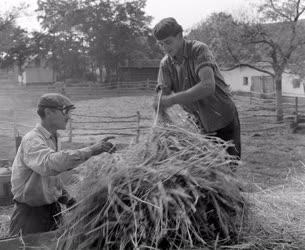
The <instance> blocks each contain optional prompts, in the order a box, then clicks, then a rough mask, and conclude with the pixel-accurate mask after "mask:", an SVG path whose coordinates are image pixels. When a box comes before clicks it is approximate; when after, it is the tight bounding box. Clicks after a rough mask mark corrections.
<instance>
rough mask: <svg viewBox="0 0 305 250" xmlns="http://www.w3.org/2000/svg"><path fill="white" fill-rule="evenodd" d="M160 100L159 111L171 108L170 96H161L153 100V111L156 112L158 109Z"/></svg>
mask: <svg viewBox="0 0 305 250" xmlns="http://www.w3.org/2000/svg"><path fill="white" fill-rule="evenodd" d="M159 100H160V104H159V105H160V109H163V110H164V109H166V108H168V107H170V106H173V105H174V103H173V102H172V95H161V97H160V96H159V95H157V96H156V97H155V99H154V103H153V107H154V109H155V110H157V108H158V102H159Z"/></svg>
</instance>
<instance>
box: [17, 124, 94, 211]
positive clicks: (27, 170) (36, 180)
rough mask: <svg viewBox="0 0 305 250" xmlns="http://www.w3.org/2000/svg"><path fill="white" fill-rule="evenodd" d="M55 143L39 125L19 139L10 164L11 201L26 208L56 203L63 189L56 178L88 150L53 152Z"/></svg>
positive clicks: (75, 163) (81, 160)
mask: <svg viewBox="0 0 305 250" xmlns="http://www.w3.org/2000/svg"><path fill="white" fill-rule="evenodd" d="M56 141H57V140H56V138H55V137H54V136H52V134H51V133H50V132H48V131H47V130H46V129H45V128H44V127H43V126H41V125H40V124H38V125H36V127H35V128H34V129H32V130H31V131H30V132H28V133H27V134H26V135H25V136H24V137H23V138H22V141H21V144H20V146H19V149H18V151H17V154H16V157H15V160H14V162H13V165H12V176H11V184H12V193H13V195H14V200H16V201H18V202H22V203H26V204H28V205H30V206H42V205H46V204H51V203H53V202H55V201H57V199H58V198H59V197H60V196H61V195H62V189H63V185H62V182H61V180H60V177H59V176H58V175H59V174H60V173H61V172H64V171H67V170H69V169H72V168H75V167H76V166H78V165H79V164H80V163H82V162H84V161H85V160H87V159H88V158H89V157H90V156H91V149H90V148H89V147H87V148H83V149H79V150H64V151H59V152H57V145H56Z"/></svg>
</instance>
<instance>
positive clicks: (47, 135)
mask: <svg viewBox="0 0 305 250" xmlns="http://www.w3.org/2000/svg"><path fill="white" fill-rule="evenodd" d="M35 128H36V129H37V130H38V131H39V132H40V133H41V134H42V135H43V136H44V137H45V138H47V139H52V138H54V136H53V135H52V134H51V133H50V132H49V131H48V130H46V128H44V127H43V126H42V125H41V124H40V123H37V124H36V126H35Z"/></svg>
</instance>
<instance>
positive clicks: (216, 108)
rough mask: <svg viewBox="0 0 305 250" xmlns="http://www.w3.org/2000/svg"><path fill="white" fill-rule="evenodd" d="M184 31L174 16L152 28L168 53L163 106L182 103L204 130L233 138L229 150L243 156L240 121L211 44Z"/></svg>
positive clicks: (162, 78) (161, 85)
mask: <svg viewBox="0 0 305 250" xmlns="http://www.w3.org/2000/svg"><path fill="white" fill-rule="evenodd" d="M182 31H183V29H182V27H181V26H180V25H179V24H178V23H177V21H176V20H175V19H174V18H171V17H170V18H164V19H162V20H161V21H160V22H159V23H157V24H156V26H155V27H154V30H153V34H154V37H155V38H156V39H157V40H158V43H159V45H160V46H161V48H162V49H163V51H164V53H165V56H164V57H163V59H162V60H161V63H160V68H159V75H158V85H157V91H159V90H161V89H162V96H161V98H160V108H163V109H164V108H167V107H170V106H172V105H175V104H180V105H181V106H182V107H183V108H184V109H185V110H186V111H187V112H189V113H190V114H192V115H193V116H194V117H195V119H196V120H197V121H198V124H199V126H200V128H201V129H202V131H204V132H205V133H213V134H214V135H215V136H217V137H219V138H221V139H223V140H225V141H232V142H233V143H234V145H235V146H234V147H229V148H228V153H229V154H230V155H234V156H237V157H239V158H240V157H241V143H240V124H239V118H238V113H237V110H236V107H235V104H234V102H233V100H232V98H231V94H230V91H229V87H228V85H227V84H226V82H225V81H224V78H223V76H222V75H221V73H220V70H219V68H218V65H217V64H216V61H215V59H214V56H213V55H212V53H211V51H210V50H209V48H208V46H207V45H206V44H204V43H202V42H199V41H191V40H185V39H184V38H183V35H182ZM155 105H156V103H155Z"/></svg>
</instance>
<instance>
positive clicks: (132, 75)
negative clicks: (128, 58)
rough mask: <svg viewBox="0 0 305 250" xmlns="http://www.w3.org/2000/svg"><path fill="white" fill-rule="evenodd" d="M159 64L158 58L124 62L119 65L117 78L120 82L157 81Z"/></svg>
mask: <svg viewBox="0 0 305 250" xmlns="http://www.w3.org/2000/svg"><path fill="white" fill-rule="evenodd" d="M159 64H160V60H159V59H154V60H139V61H136V62H126V64H125V65H123V66H121V67H119V70H118V79H119V81H120V82H138V81H146V80H150V81H157V78H158V71H159Z"/></svg>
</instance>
